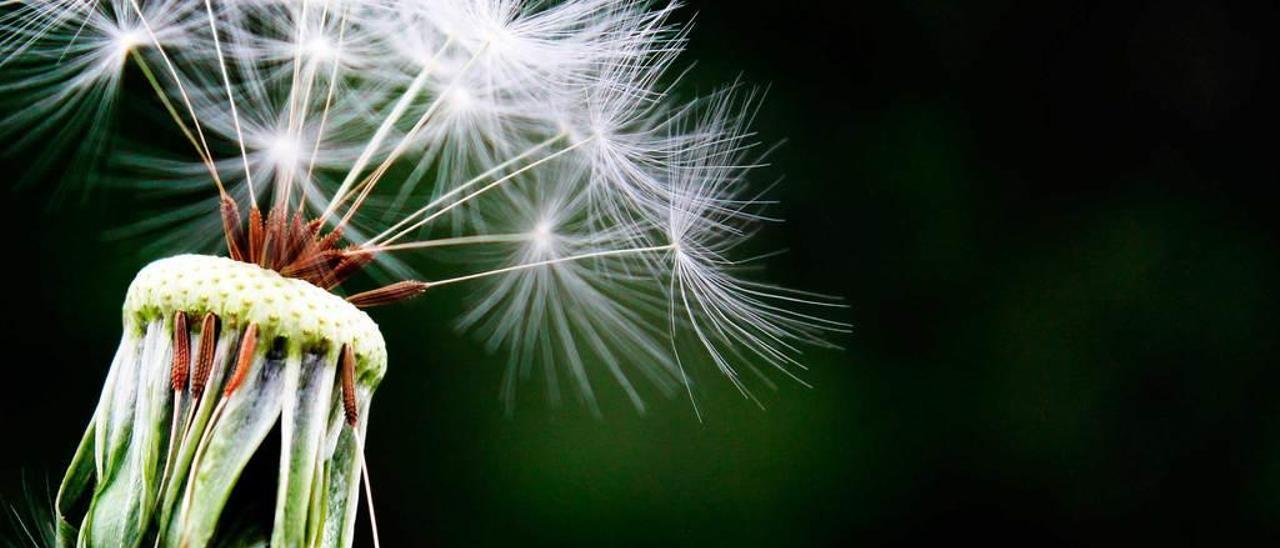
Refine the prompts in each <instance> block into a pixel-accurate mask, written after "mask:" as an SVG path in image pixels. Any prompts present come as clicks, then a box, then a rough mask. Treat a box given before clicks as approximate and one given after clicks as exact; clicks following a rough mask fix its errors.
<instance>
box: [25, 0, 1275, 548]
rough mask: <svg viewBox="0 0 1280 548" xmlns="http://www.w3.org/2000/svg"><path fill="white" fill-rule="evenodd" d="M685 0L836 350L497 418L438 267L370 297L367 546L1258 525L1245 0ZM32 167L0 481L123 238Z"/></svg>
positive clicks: (1259, 164) (42, 465) (1254, 66)
mask: <svg viewBox="0 0 1280 548" xmlns="http://www.w3.org/2000/svg"><path fill="white" fill-rule="evenodd" d="M687 4H688V7H687V8H686V9H685V10H684V12H683V15H684V17H686V18H693V19H694V20H695V21H696V27H695V30H694V32H693V34H692V43H691V46H690V51H689V54H688V55H686V56H685V57H684V60H685V61H693V60H697V61H698V63H697V65H696V66H695V67H694V68H693V69H692V70H691V72H690V76H689V78H688V80H687V81H686V86H685V91H686V92H688V93H694V92H697V91H699V90H701V91H706V90H709V89H711V88H713V87H714V86H715V85H717V84H719V83H723V82H726V81H730V80H733V79H734V78H737V77H739V76H741V77H742V79H743V80H745V81H747V82H750V83H755V84H760V85H767V86H768V87H769V93H768V97H767V99H766V102H765V105H764V108H762V109H761V111H760V115H759V118H758V129H759V131H760V134H761V136H762V137H763V138H764V139H765V140H766V141H769V142H776V141H782V140H784V139H785V144H783V146H782V147H781V148H780V149H779V151H778V152H777V153H776V155H775V156H774V157H773V159H774V164H775V167H774V168H771V169H772V171H773V174H774V175H779V174H785V175H786V179H785V181H784V182H783V184H782V185H780V186H779V187H777V189H776V191H775V193H774V196H775V197H777V198H779V199H781V200H782V202H783V205H782V206H781V210H780V213H781V214H782V215H783V216H784V217H785V218H787V219H788V220H787V222H786V223H784V224H780V225H776V226H773V227H771V228H769V229H768V230H766V232H765V234H763V243H762V245H763V246H766V247H769V248H786V249H789V252H788V253H786V254H784V255H782V256H780V257H777V258H775V259H773V260H772V261H771V262H770V265H769V269H768V276H769V277H770V278H771V279H773V280H776V281H778V282H781V283H784V284H787V285H790V286H794V287H799V288H804V289H809V290H814V291H820V292H825V293H830V294H834V295H839V296H842V297H844V298H845V299H847V302H848V303H849V304H850V308H849V310H848V311H847V312H845V313H844V315H843V317H842V319H844V320H847V321H849V322H850V323H852V324H853V325H854V331H853V333H852V334H851V335H849V336H847V337H843V338H841V339H840V340H839V341H838V342H839V343H840V344H842V345H843V346H845V347H846V348H847V350H845V351H818V352H811V353H809V354H808V355H807V358H806V363H807V364H808V365H809V366H810V367H811V372H810V374H809V375H807V376H806V377H805V378H806V380H808V381H809V382H811V383H812V384H813V385H814V386H815V388H813V389H806V388H804V387H802V386H799V385H797V384H794V383H782V385H781V387H780V388H779V389H778V390H777V391H776V392H773V393H766V394H762V396H763V398H762V399H763V400H764V401H765V403H766V404H767V407H768V409H767V410H766V411H761V410H759V409H757V408H756V407H755V406H754V405H753V404H751V403H750V402H747V401H744V400H742V399H741V398H740V397H739V396H738V395H737V392H736V391H734V390H733V388H732V387H731V386H730V385H729V384H728V383H727V382H717V381H716V379H714V378H713V377H711V376H709V375H706V376H704V377H705V379H704V382H703V383H702V384H703V386H702V389H703V392H702V400H701V403H702V409H703V414H704V422H702V423H699V422H698V421H697V420H696V419H695V418H694V414H693V412H692V409H691V408H690V406H689V403H688V401H687V400H682V399H678V398H677V399H673V400H667V401H664V400H661V399H660V398H659V399H657V400H651V401H650V404H651V405H650V410H649V412H648V413H647V414H645V415H643V416H641V415H637V414H636V413H635V412H634V411H632V410H631V409H630V408H629V406H628V405H627V403H626V402H625V397H624V396H623V395H622V393H621V391H620V390H615V389H606V390H601V400H602V402H601V403H602V407H603V410H604V418H603V419H596V418H593V417H592V416H591V415H590V414H589V413H588V412H587V411H586V410H584V409H583V408H581V407H580V406H578V405H576V404H574V403H573V401H572V400H567V401H566V403H565V404H564V405H562V406H559V407H555V406H550V405H547V404H546V403H545V398H543V395H544V394H543V393H542V392H541V390H542V388H541V387H539V386H533V385H528V386H525V387H522V390H523V391H522V392H521V397H520V403H519V406H518V407H517V409H516V411H515V413H514V414H512V415H510V416H509V415H507V414H506V413H504V411H503V407H502V406H501V405H500V402H499V400H498V390H499V379H500V377H501V374H502V367H503V357H502V356H489V355H486V354H485V353H484V352H483V349H482V348H481V344H479V343H478V342H477V341H476V340H475V339H474V338H473V337H470V336H468V335H465V334H462V335H460V334H459V333H457V332H456V331H455V329H454V326H453V323H452V318H453V317H455V316H456V315H457V314H458V313H459V311H460V310H461V309H462V308H461V307H463V306H464V305H465V304H464V303H465V300H464V296H465V295H464V294H465V293H466V291H442V292H441V293H440V294H438V295H434V294H433V295H432V296H431V297H430V298H425V299H422V300H420V301H415V302H412V303H409V304H404V305H399V306H395V307H390V308H386V309H378V310H376V311H374V312H373V316H374V318H375V319H376V320H377V321H378V322H379V323H380V324H381V325H382V326H383V332H384V334H385V335H386V338H387V342H388V346H389V351H390V354H391V365H390V371H389V373H388V375H387V377H386V379H385V381H384V383H383V385H382V387H381V388H380V390H379V392H378V396H377V399H376V406H375V407H374V409H373V415H372V425H371V441H370V444H369V447H368V460H369V464H370V467H371V472H372V478H373V482H374V488H375V500H376V502H377V506H378V512H379V513H378V518H379V525H380V526H381V530H382V534H383V543H384V545H387V546H424V545H470V544H481V545H493V544H512V543H527V544H552V543H555V544H569V545H582V544H656V543H664V544H702V545H708V544H715V545H721V544H724V545H727V544H731V543H732V544H739V545H835V544H839V543H842V542H846V541H859V542H861V543H863V544H872V545H875V544H907V543H913V542H917V541H926V540H943V539H947V540H950V539H956V538H965V537H958V536H956V535H964V536H969V537H971V538H981V539H983V540H987V539H992V540H999V539H1004V540H1020V541H1026V542H1035V543H1039V544H1080V543H1089V544H1096V543H1100V542H1103V541H1105V542H1107V543H1110V542H1119V541H1132V542H1137V543H1141V544H1144V545H1153V544H1156V543H1163V544H1174V545H1182V544H1223V543H1230V541H1232V540H1237V541H1239V540H1244V539H1249V538H1257V537H1276V536H1280V399H1277V398H1276V397H1274V396H1273V394H1274V393H1275V391H1276V388H1277V387H1280V367H1277V363H1276V356H1277V352H1276V350H1277V348H1276V347H1277V344H1276V340H1277V338H1276V337H1275V335H1274V334H1271V332H1270V329H1272V328H1273V327H1274V326H1275V325H1277V320H1278V319H1280V318H1277V306H1276V305H1277V293H1276V289H1275V281H1276V280H1277V279H1280V278H1278V276H1277V275H1278V274H1280V272H1278V271H1277V269H1278V267H1280V264H1278V263H1277V253H1276V250H1277V241H1276V236H1277V231H1276V225H1275V223H1274V220H1273V217H1274V215H1275V213H1274V212H1273V210H1274V203H1275V202H1274V201H1273V200H1272V199H1268V198H1266V196H1269V195H1271V194H1272V188H1271V187H1273V186H1274V185H1275V184H1276V183H1277V162H1275V156H1276V149H1277V147H1276V144H1277V142H1276V141H1277V140H1276V128H1277V125H1278V124H1277V122H1280V119H1278V117H1277V116H1276V114H1277V112H1276V108H1275V106H1274V105H1275V101H1276V98H1277V97H1280V89H1278V88H1277V84H1278V82H1277V67H1276V61H1275V59H1276V57H1275V56H1274V52H1275V51H1276V49H1275V46H1276V44H1275V41H1276V33H1275V30H1276V29H1277V28H1280V17H1277V15H1278V14H1277V11H1278V10H1277V7H1276V6H1274V5H1267V6H1261V5H1251V4H1247V3H1234V2H1225V1H1224V2H1220V3H1215V2H1185V3H1183V2H1154V1H1153V2H1016V1H1007V2H964V3H953V2H943V1H931V0H913V1H909V2H908V1H877V2H870V1H866V2H864V1H853V2H831V3H829V4H822V3H817V2H803V3H795V2H793V3H775V2H747V1H739V2H711V1H709V0H708V1H689V2H687ZM695 14H696V15H695ZM4 162H6V164H5V166H4V167H5V170H4V173H15V172H17V171H18V170H20V169H21V166H22V164H23V163H24V160H23V157H22V155H17V156H13V155H9V156H7V157H6V158H5V159H4ZM766 179H767V177H766ZM766 183H767V180H763V181H761V184H766ZM53 187H54V185H53V184H47V185H45V184H42V185H36V186H26V187H21V188H13V189H6V191H5V194H4V199H5V203H4V215H2V216H0V220H2V221H3V223H4V234H6V236H7V241H6V249H8V253H9V257H8V258H7V259H6V260H5V263H6V264H5V265H4V269H3V270H4V277H5V278H6V281H5V291H4V292H3V297H0V298H2V299H3V301H4V305H3V307H4V310H5V313H4V314H3V315H0V322H3V329H2V332H3V344H4V349H5V357H4V361H5V363H4V367H5V369H6V370H7V371H10V372H16V375H17V376H16V378H15V377H13V376H9V377H8V378H7V379H6V380H5V381H3V382H4V386H3V394H4V397H0V417H2V419H0V420H2V421H3V422H2V424H3V425H4V427H5V432H4V435H3V440H4V441H3V442H0V496H2V497H4V498H5V499H6V500H14V499H17V500H20V499H21V496H22V492H23V489H24V487H23V486H24V485H27V486H29V487H30V488H31V489H33V490H35V491H37V495H40V496H43V495H42V494H41V493H43V492H44V491H47V490H50V489H51V488H48V487H46V483H47V484H49V485H54V486H56V483H57V481H58V480H59V478H60V477H61V473H62V469H63V467H64V465H65V464H66V462H67V461H68V460H69V458H70V456H71V454H72V452H73V451H74V448H75V443H76V442H77V440H78V439H79V436H80V433H81V431H82V429H83V427H84V424H85V423H86V421H87V419H88V418H89V416H90V415H91V412H92V409H93V407H94V403H95V401H96V398H97V396H98V392H99V390H100V387H101V382H102V380H103V378H104V376H105V373H106V368H107V366H108V364H109V360H110V358H111V354H112V352H113V351H114V348H115V346H116V343H117V341H118V337H119V330H120V325H119V316H120V306H121V303H122V300H123V296H124V292H125V288H126V287H127V285H128V283H129V281H130V280H131V279H132V277H133V274H134V273H135V272H136V271H137V270H138V269H139V268H140V267H141V266H142V265H144V264H145V263H146V262H147V261H148V260H150V259H151V258H152V257H147V256H145V255H143V254H140V253H139V252H138V249H139V247H140V242H138V241H136V240H133V239H111V238H104V237H103V236H102V234H103V233H104V232H106V231H109V230H111V229H113V228H117V227H119V226H122V225H125V224H128V223H129V222H133V221H136V220H137V216H139V215H143V216H145V215H146V209H145V208H143V207H142V206H141V205H140V203H139V202H138V201H137V200H136V198H134V197H131V196H129V195H123V194H119V193H111V192H101V193H95V194H91V195H89V196H88V197H87V198H85V199H80V198H79V197H78V196H73V197H70V198H68V197H66V196H62V197H60V198H55V196H54V191H53ZM51 334H52V335H53V336H52V337H51V336H50V335H51ZM12 374H13V373H10V375H12ZM606 388H612V387H606ZM362 519H363V518H362ZM362 527H363V524H362Z"/></svg>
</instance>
